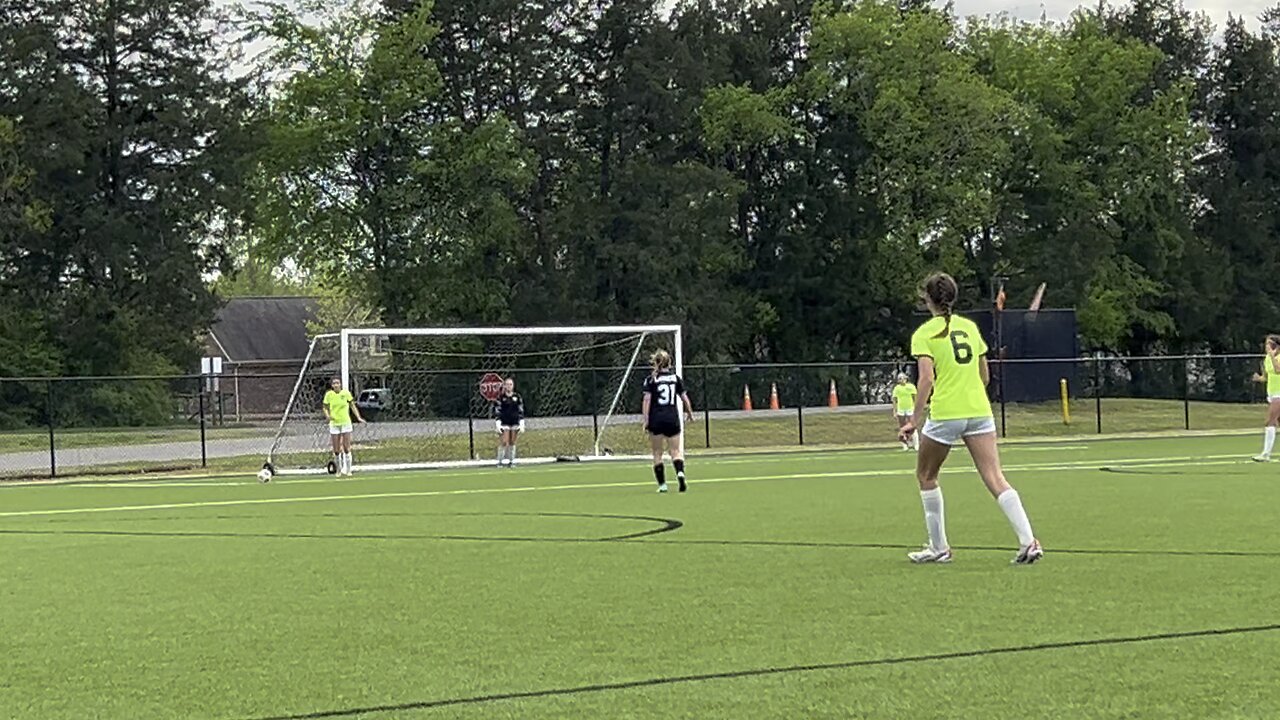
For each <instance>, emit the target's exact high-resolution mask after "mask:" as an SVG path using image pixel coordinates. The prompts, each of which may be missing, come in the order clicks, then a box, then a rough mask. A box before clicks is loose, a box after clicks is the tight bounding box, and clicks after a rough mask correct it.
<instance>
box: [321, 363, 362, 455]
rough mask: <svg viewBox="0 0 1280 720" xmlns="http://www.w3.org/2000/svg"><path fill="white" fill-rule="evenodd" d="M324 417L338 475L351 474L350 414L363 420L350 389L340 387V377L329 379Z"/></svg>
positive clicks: (358, 420) (325, 396) (324, 403)
mask: <svg viewBox="0 0 1280 720" xmlns="http://www.w3.org/2000/svg"><path fill="white" fill-rule="evenodd" d="M323 407H324V417H325V420H327V421H328V422H329V438H330V439H331V440H332V442H333V461H332V462H333V463H334V465H335V470H334V471H335V472H336V473H337V474H338V475H346V476H347V477H350V476H351V466H352V461H351V429H352V425H351V415H352V414H353V413H354V414H355V418H356V422H364V418H363V417H360V408H358V407H356V401H355V398H353V397H352V396H351V391H350V390H347V389H346V388H344V387H342V378H338V377H335V378H333V379H332V380H330V381H329V391H328V392H326V393H325V394H324V401H323Z"/></svg>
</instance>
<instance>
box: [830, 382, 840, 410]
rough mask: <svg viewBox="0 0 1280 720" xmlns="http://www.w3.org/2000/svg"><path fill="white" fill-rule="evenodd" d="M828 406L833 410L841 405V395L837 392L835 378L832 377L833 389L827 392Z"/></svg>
mask: <svg viewBox="0 0 1280 720" xmlns="http://www.w3.org/2000/svg"><path fill="white" fill-rule="evenodd" d="M827 407H829V408H831V409H832V410H835V409H836V408H838V407H840V396H839V395H837V394H836V381H835V378H832V379H831V390H830V391H828V392H827Z"/></svg>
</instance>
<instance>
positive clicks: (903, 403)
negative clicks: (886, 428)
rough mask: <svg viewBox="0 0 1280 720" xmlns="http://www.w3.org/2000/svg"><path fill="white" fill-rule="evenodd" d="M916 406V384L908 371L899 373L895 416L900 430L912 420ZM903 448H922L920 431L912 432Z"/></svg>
mask: <svg viewBox="0 0 1280 720" xmlns="http://www.w3.org/2000/svg"><path fill="white" fill-rule="evenodd" d="M915 408H916V386H915V385H913V384H912V383H911V378H909V377H907V374H906V373H898V384H897V385H894V386H893V417H894V418H895V419H897V421H898V429H899V430H901V429H902V426H903V425H906V424H907V422H908V421H910V420H911V413H912V411H914V410H915ZM902 449H903V450H904V451H907V452H910V451H911V450H918V449H920V433H919V432H916V433H912V435H911V440H910V441H906V440H904V441H903V442H902Z"/></svg>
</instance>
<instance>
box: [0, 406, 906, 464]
mask: <svg viewBox="0 0 1280 720" xmlns="http://www.w3.org/2000/svg"><path fill="white" fill-rule="evenodd" d="M888 407H889V406H887V405H857V406H849V407H842V408H839V409H837V410H830V409H828V408H813V409H806V410H805V416H806V417H808V416H818V415H830V414H835V413H838V414H845V413H862V412H881V411H883V410H886V409H888ZM794 417H795V411H794V409H790V410H781V411H777V412H773V411H768V410H757V411H755V412H750V413H748V412H742V411H734V410H731V411H718V412H713V413H711V419H712V420H746V419H756V420H761V419H768V418H794ZM698 419H699V421H701V420H702V414H701V413H699V415H698ZM600 420H603V418H601V419H600ZM474 422H475V431H476V433H477V434H480V433H485V434H488V433H489V432H490V431H491V429H492V427H493V425H492V421H491V420H475V421H474ZM639 422H640V416H639V415H619V416H615V417H613V418H612V419H610V421H609V424H610V427H617V426H625V425H631V426H635V425H638V424H639ZM467 424H468V423H467V421H466V420H436V421H427V422H382V423H378V422H374V423H368V424H366V425H357V426H356V430H355V441H356V443H357V444H368V443H376V442H377V441H378V440H386V439H391V438H402V437H414V436H423V435H425V436H431V435H459V434H461V435H465V434H466V433H467ZM573 427H580V428H588V429H589V428H591V427H592V418H591V416H590V415H586V416H577V417H559V418H530V419H529V420H528V429H529V430H531V431H532V430H537V429H538V428H573ZM299 429H301V428H299ZM193 434H194V433H193ZM274 437H275V428H274V427H263V428H262V432H261V434H260V435H257V436H255V437H235V438H220V437H218V436H217V431H216V430H213V431H210V432H209V434H208V436H207V438H206V443H205V453H206V456H207V457H208V458H210V459H213V458H229V457H244V456H257V457H261V458H263V459H265V458H266V456H267V453H268V451H269V450H270V449H271V441H272V438H274ZM326 441H327V438H326V436H325V435H324V433H323V432H310V433H298V434H288V435H285V436H284V437H283V438H281V444H280V447H279V448H278V449H277V451H276V453H277V454H278V455H285V454H290V453H308V452H323V451H324V449H325V447H326ZM582 450H583V451H584V452H585V451H586V450H588V448H582ZM199 462H200V441H199V440H198V439H195V440H189V441H188V440H183V441H168V442H159V443H147V444H143V445H103V446H98V447H80V448H66V449H61V448H60V449H58V451H57V463H58V472H59V474H71V473H70V471H72V470H75V469H84V468H92V467H107V466H113V465H146V466H157V467H158V466H164V465H184V466H186V465H191V464H192V463H196V464H198V463H199ZM48 474H49V451H48V450H42V451H40V450H38V451H25V452H12V453H0V476H4V475H41V476H45V475H48Z"/></svg>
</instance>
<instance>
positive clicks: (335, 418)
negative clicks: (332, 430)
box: [324, 390, 352, 425]
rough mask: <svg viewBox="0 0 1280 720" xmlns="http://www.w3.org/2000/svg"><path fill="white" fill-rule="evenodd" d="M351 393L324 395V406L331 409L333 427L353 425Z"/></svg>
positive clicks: (330, 418)
mask: <svg viewBox="0 0 1280 720" xmlns="http://www.w3.org/2000/svg"><path fill="white" fill-rule="evenodd" d="M351 401H352V397H351V393H350V392H349V391H347V390H343V391H342V392H334V391H332V390H330V391H329V392H327V393H325V394H324V406H325V407H327V408H329V423H330V424H332V425H350V424H351Z"/></svg>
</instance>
